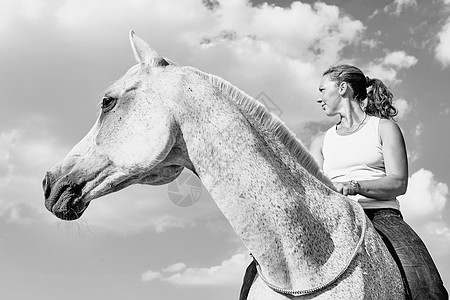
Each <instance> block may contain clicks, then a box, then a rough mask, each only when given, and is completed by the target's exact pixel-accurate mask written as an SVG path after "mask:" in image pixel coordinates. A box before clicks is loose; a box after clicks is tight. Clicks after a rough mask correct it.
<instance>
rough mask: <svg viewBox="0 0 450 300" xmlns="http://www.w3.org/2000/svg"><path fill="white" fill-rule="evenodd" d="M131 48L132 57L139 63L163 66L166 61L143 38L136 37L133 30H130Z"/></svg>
mask: <svg viewBox="0 0 450 300" xmlns="http://www.w3.org/2000/svg"><path fill="white" fill-rule="evenodd" d="M130 42H131V48H133V52H134V57H136V60H137V61H138V62H140V63H146V64H151V65H154V66H165V65H168V63H167V62H166V61H165V60H164V58H162V57H161V56H160V55H159V54H158V53H157V52H156V51H155V50H153V48H152V47H150V46H149V45H148V44H147V43H146V42H144V40H142V39H141V38H140V37H138V36H137V35H136V34H135V33H134V31H133V30H131V31H130Z"/></svg>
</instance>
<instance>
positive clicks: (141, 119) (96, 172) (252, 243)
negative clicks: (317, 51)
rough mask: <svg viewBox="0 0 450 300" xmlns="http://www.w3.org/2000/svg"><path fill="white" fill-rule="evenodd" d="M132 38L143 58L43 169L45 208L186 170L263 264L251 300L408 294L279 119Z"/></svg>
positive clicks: (367, 231) (70, 209) (357, 217)
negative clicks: (73, 141)
mask: <svg viewBox="0 0 450 300" xmlns="http://www.w3.org/2000/svg"><path fill="white" fill-rule="evenodd" d="M130 39H131V44H132V47H133V51H134V54H135V56H136V59H137V60H138V64H137V65H135V66H134V67H132V68H131V69H130V70H129V71H128V72H127V73H126V74H125V75H124V76H123V77H122V78H121V79H119V80H118V81H117V82H115V83H114V84H112V85H111V86H110V87H109V88H108V90H107V92H106V93H105V96H104V98H103V100H102V112H101V114H100V116H99V118H98V120H97V122H96V123H95V125H94V126H93V128H92V129H91V130H90V132H89V133H88V134H87V135H86V136H85V137H84V138H83V139H82V140H81V141H80V142H79V143H78V144H77V145H76V146H75V147H74V148H73V149H72V151H71V152H70V153H69V154H68V155H67V156H66V157H65V158H64V159H63V160H62V161H61V162H59V163H58V164H57V165H56V166H55V167H54V168H53V169H52V170H51V171H49V172H47V174H46V177H45V179H44V183H43V185H44V191H45V192H44V193H45V206H46V207H47V209H48V210H49V211H51V212H52V213H53V214H55V215H56V216H57V217H59V218H61V219H64V220H74V219H77V218H79V217H80V216H81V215H82V213H83V212H84V210H85V209H86V208H87V206H88V204H89V203H90V201H91V200H93V199H95V198H98V197H100V196H103V195H106V194H109V193H112V192H115V191H118V190H120V189H123V188H125V187H127V186H129V185H131V184H136V183H140V184H149V185H160V184H166V183H168V182H171V181H172V180H174V179H175V178H176V177H177V176H178V175H179V174H180V172H181V171H182V170H183V169H184V168H187V169H189V170H191V171H192V172H194V173H195V174H196V175H197V176H198V177H199V178H200V179H201V180H202V182H203V184H204V186H205V187H206V189H207V190H208V191H209V193H210V194H211V196H212V197H213V199H214V200H215V202H216V203H217V205H218V207H219V208H220V210H221V211H222V212H223V214H224V215H225V217H226V218H227V219H228V221H229V222H230V223H231V225H232V227H233V228H234V230H235V231H236V233H237V234H238V235H239V236H240V237H241V239H242V241H243V243H244V244H245V245H246V247H247V248H248V249H249V251H250V252H251V253H252V254H253V256H254V257H255V259H256V260H257V262H258V275H257V276H256V278H255V280H254V282H253V284H252V286H251V289H250V292H249V295H248V299H258V300H262V299H271V300H272V299H311V298H317V299H404V290H403V285H402V280H401V277H400V273H399V270H398V268H397V266H396V264H395V262H394V260H393V259H392V258H391V256H390V254H389V252H388V250H387V249H386V247H385V246H384V244H383V242H382V241H381V239H380V238H379V237H378V235H377V234H376V232H375V230H374V228H373V226H372V224H371V223H370V221H367V220H366V217H365V215H364V212H363V211H362V209H361V207H360V205H359V204H357V203H355V202H353V201H352V200H350V199H349V198H347V197H344V196H342V195H340V194H339V193H337V192H335V190H334V188H333V186H332V184H331V182H330V180H329V179H327V178H326V177H325V176H324V175H323V174H322V173H321V172H320V170H319V168H318V166H317V164H316V163H315V162H314V160H313V159H312V157H311V156H310V154H309V153H308V152H307V150H306V149H305V147H304V146H303V145H302V144H301V142H300V141H298V140H297V139H296V138H295V136H294V134H293V133H292V132H291V131H289V129H288V128H287V127H286V126H285V125H284V124H283V123H282V122H281V121H280V120H278V119H277V118H276V117H275V116H273V115H271V114H270V113H269V112H268V111H267V110H266V109H265V108H264V107H263V106H262V105H261V104H259V103H258V102H257V101H255V100H254V99H253V98H251V97H249V96H248V95H246V94H244V93H243V92H241V91H240V90H238V89H237V88H236V87H234V86H232V85H231V84H230V83H228V82H226V81H224V80H223V79H221V78H219V77H216V76H212V75H209V74H205V73H203V72H201V71H199V70H196V69H194V68H191V67H180V66H176V65H174V64H172V63H170V62H168V61H167V60H165V59H164V58H162V57H161V56H160V55H158V54H157V53H156V52H155V51H154V50H153V49H152V48H151V47H150V46H149V45H147V44H146V43H145V42H144V41H143V40H141V39H140V38H138V37H137V36H136V35H134V33H133V32H131V34H130Z"/></svg>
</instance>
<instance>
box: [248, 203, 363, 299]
mask: <svg viewBox="0 0 450 300" xmlns="http://www.w3.org/2000/svg"><path fill="white" fill-rule="evenodd" d="M358 206H359V209H360V212H361V213H362V215H363V216H364V217H363V221H362V225H361V227H362V228H361V236H360V238H359V241H358V244H356V247H355V250H354V251H353V254H352V256H351V257H350V259H349V260H348V261H347V263H346V264H345V266H344V268H342V270H341V271H340V272H339V273H338V274H337V275H336V276H334V277H333V278H332V279H331V280H329V281H327V282H325V283H323V284H321V285H319V286H316V287H312V288H310V289H306V290H289V289H285V288H281V287H278V286H276V285H274V284H271V283H270V282H269V280H268V279H267V278H266V277H264V275H263V274H262V270H261V266H260V265H259V263H258V262H257V261H256V259H255V257H254V256H253V255H252V254H250V255H251V256H252V257H253V260H254V261H255V263H256V270H257V272H258V275H259V276H260V277H261V279H262V281H263V282H264V283H265V284H266V285H267V286H268V287H269V288H271V289H272V290H274V291H275V292H277V293H280V294H285V295H291V296H305V295H310V294H312V293H315V292H318V291H320V290H323V289H325V288H326V287H328V286H329V285H331V284H333V283H334V282H336V280H338V279H339V277H341V276H342V274H344V273H345V271H347V269H348V267H349V266H350V264H351V262H352V261H353V259H354V258H355V257H356V254H357V253H358V250H359V248H360V247H361V245H362V243H363V241H364V237H365V235H366V227H367V222H366V216H365V213H364V211H363V209H362V207H361V206H360V205H358Z"/></svg>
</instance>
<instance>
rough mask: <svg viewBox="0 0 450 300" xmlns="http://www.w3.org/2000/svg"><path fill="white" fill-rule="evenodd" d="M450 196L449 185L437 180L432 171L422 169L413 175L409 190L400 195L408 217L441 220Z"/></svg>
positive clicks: (420, 219) (416, 219) (404, 211)
mask: <svg viewBox="0 0 450 300" xmlns="http://www.w3.org/2000/svg"><path fill="white" fill-rule="evenodd" d="M448 196H449V189H448V185H447V184H445V183H442V182H437V181H436V180H435V178H434V175H433V173H432V172H431V171H428V170H425V169H420V170H418V171H417V172H415V173H414V174H412V175H411V177H410V179H409V183H408V191H407V192H406V194H405V195H403V196H401V197H399V201H401V205H402V206H401V207H402V211H403V213H404V215H405V216H407V217H408V219H411V220H414V222H420V221H422V220H424V219H431V220H439V219H440V218H441V217H442V211H443V209H444V207H445V205H446V202H447V198H448Z"/></svg>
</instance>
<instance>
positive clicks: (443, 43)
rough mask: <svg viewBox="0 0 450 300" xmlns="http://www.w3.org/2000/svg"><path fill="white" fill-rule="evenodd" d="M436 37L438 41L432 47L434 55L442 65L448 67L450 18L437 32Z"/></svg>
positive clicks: (449, 62) (449, 58)
mask: <svg viewBox="0 0 450 300" xmlns="http://www.w3.org/2000/svg"><path fill="white" fill-rule="evenodd" d="M437 39H438V40H439V42H438V44H437V45H436V48H435V49H434V53H435V57H436V59H437V60H438V61H439V62H440V63H441V64H442V66H443V67H448V66H449V65H450V18H449V19H448V20H447V22H446V23H445V25H444V26H443V27H442V30H441V31H440V32H439V33H438V35H437Z"/></svg>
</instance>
